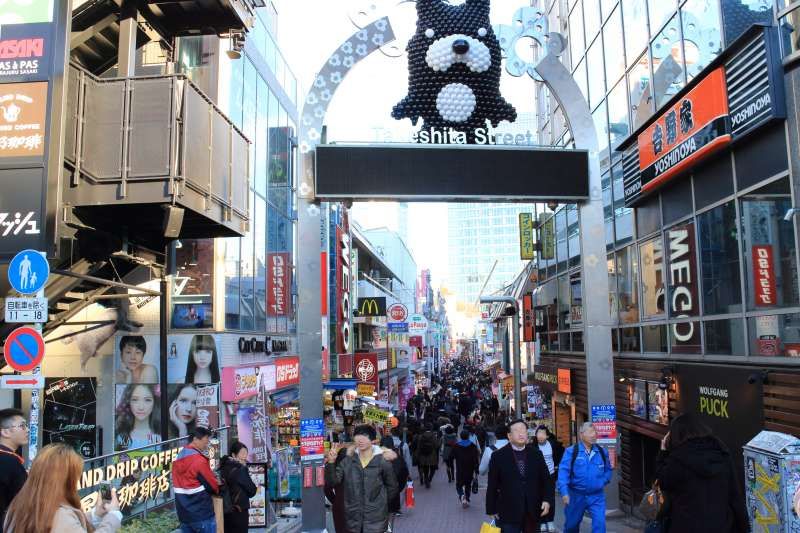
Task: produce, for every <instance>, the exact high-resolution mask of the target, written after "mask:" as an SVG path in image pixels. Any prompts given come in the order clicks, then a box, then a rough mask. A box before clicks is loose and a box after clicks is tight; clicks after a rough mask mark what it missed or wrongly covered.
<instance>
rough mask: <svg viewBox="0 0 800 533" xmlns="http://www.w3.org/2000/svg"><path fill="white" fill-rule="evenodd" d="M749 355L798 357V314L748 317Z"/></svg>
mask: <svg viewBox="0 0 800 533" xmlns="http://www.w3.org/2000/svg"><path fill="white" fill-rule="evenodd" d="M748 320H749V322H748V327H747V329H748V331H749V332H750V355H752V356H759V355H760V356H781V357H800V314H797V313H792V314H786V315H767V316H757V317H753V318H750V319H748Z"/></svg>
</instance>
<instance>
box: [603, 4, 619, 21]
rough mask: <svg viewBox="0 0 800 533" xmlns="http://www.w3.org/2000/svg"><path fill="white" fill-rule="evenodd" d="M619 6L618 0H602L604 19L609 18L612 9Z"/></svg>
mask: <svg viewBox="0 0 800 533" xmlns="http://www.w3.org/2000/svg"><path fill="white" fill-rule="evenodd" d="M616 6H617V0H600V8H601V9H602V10H603V20H605V19H607V18H608V15H610V14H611V11H612V10H613V9H614V8H615V7H616Z"/></svg>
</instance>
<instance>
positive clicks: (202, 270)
mask: <svg viewBox="0 0 800 533" xmlns="http://www.w3.org/2000/svg"><path fill="white" fill-rule="evenodd" d="M180 243H181V245H180V248H178V247H177V246H176V249H175V264H176V266H177V271H176V273H175V277H174V281H173V284H172V327H173V328H178V329H184V328H187V329H192V328H210V327H212V326H213V320H214V313H213V307H212V306H213V302H214V300H213V298H212V291H213V288H214V241H213V240H212V239H203V240H183V241H180Z"/></svg>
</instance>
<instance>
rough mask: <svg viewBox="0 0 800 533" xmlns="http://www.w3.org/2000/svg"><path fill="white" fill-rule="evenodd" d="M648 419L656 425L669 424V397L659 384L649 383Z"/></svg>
mask: <svg viewBox="0 0 800 533" xmlns="http://www.w3.org/2000/svg"><path fill="white" fill-rule="evenodd" d="M647 419H648V420H650V422H655V423H656V424H662V425H665V426H666V425H668V424H669V397H668V396H667V391H666V389H662V388H661V387H659V386H658V383H649V382H648V383H647Z"/></svg>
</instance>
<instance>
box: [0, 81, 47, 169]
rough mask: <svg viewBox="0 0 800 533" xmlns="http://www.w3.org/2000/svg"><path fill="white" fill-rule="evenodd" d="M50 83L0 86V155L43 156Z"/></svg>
mask: <svg viewBox="0 0 800 533" xmlns="http://www.w3.org/2000/svg"><path fill="white" fill-rule="evenodd" d="M46 110H47V82H45V81H42V82H36V83H6V84H2V85H0V158H2V157H28V156H43V155H44V145H45V142H44V141H45V127H46V119H45V116H46V114H47V113H46Z"/></svg>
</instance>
